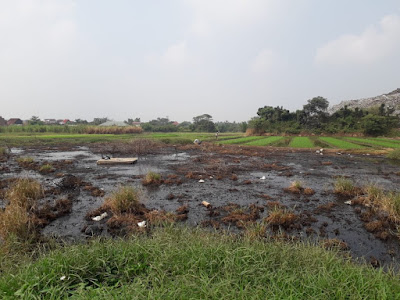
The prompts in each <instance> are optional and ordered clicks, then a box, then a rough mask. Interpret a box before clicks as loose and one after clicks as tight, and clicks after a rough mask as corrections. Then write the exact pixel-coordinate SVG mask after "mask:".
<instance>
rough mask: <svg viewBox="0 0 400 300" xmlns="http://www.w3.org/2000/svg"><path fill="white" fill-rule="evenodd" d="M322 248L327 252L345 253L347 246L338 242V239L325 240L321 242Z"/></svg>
mask: <svg viewBox="0 0 400 300" xmlns="http://www.w3.org/2000/svg"><path fill="white" fill-rule="evenodd" d="M322 247H323V248H325V249H329V250H341V251H346V250H348V249H349V246H348V245H347V244H346V243H345V242H343V241H341V240H339V239H327V240H324V241H323V242H322Z"/></svg>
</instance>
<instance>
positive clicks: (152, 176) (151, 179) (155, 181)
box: [142, 172, 163, 186]
mask: <svg viewBox="0 0 400 300" xmlns="http://www.w3.org/2000/svg"><path fill="white" fill-rule="evenodd" d="M162 183H163V179H162V176H161V174H158V173H155V172H149V173H147V174H146V176H145V177H144V178H143V179H142V184H143V185H145V186H146V185H160V184H162Z"/></svg>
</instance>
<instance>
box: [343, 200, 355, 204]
mask: <svg viewBox="0 0 400 300" xmlns="http://www.w3.org/2000/svg"><path fill="white" fill-rule="evenodd" d="M344 204H347V205H352V204H353V203H352V202H351V200H349V201H346V202H345V203H344Z"/></svg>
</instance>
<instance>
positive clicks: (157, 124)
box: [141, 114, 247, 132]
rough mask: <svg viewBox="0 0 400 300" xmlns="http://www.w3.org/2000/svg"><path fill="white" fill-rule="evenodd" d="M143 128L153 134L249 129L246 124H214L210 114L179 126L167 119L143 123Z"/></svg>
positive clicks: (226, 122)
mask: <svg viewBox="0 0 400 300" xmlns="http://www.w3.org/2000/svg"><path fill="white" fill-rule="evenodd" d="M141 126H142V128H143V129H144V130H145V131H153V132H175V131H181V132H184V131H186V132H217V131H219V132H240V131H242V132H245V131H246V129H247V123H246V122H242V123H236V122H228V121H225V122H214V121H213V118H212V116H211V115H209V114H203V115H200V116H196V117H194V118H193V122H188V121H185V122H182V123H180V124H177V123H176V122H172V121H170V120H169V118H168V117H166V118H157V120H151V121H150V122H146V123H142V124H141Z"/></svg>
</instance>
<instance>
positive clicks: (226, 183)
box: [0, 141, 400, 265]
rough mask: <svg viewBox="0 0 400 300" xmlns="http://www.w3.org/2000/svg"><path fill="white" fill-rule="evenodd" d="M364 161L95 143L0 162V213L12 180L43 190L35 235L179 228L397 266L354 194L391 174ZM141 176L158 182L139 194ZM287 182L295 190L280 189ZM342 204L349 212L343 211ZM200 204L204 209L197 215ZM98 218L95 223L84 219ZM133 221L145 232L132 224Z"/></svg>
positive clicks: (385, 225) (378, 218)
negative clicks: (308, 243)
mask: <svg viewBox="0 0 400 300" xmlns="http://www.w3.org/2000/svg"><path fill="white" fill-rule="evenodd" d="M74 153H76V155H73V154H74ZM101 154H107V155H108V154H111V155H112V156H113V157H128V156H133V155H135V156H138V158H139V159H138V162H137V163H136V164H135V165H132V166H106V167H101V166H97V165H96V160H97V159H99V158H101ZM181 154H182V155H181ZM372 156H373V155H371V156H369V157H368V159H367V157H364V156H363V155H362V154H360V155H353V154H350V155H348V154H346V155H337V154H336V153H335V152H331V153H328V152H327V153H324V155H323V156H320V155H316V154H315V152H314V151H313V150H301V151H295V150H292V149H286V150H283V149H281V148H274V147H250V146H234V145H221V146H217V145H214V144H209V143H207V142H203V143H202V144H201V145H178V146H169V145H162V144H160V143H155V144H152V143H149V142H147V141H140V142H138V143H136V144H134V143H129V142H128V143H118V144H114V143H103V144H93V145H91V146H90V150H89V149H88V148H82V147H75V146H65V145H63V146H62V147H51V148H43V147H36V148H29V149H23V153H22V154H18V155H17V154H10V155H9V157H8V158H7V161H6V162H3V163H1V162H0V169H1V168H3V169H4V168H7V169H8V171H7V172H3V173H0V209H1V210H4V208H5V207H6V206H7V204H8V202H7V199H6V197H5V196H6V192H7V190H8V188H9V187H10V186H11V185H12V183H13V182H14V181H15V180H17V178H18V177H23V176H33V177H35V178H36V179H37V180H38V181H40V182H41V183H42V184H43V186H44V191H45V192H44V196H43V199H40V201H39V203H38V206H37V207H36V208H35V210H33V211H34V215H35V218H34V219H35V221H34V224H35V226H36V227H37V228H38V229H37V230H38V231H40V232H42V233H43V234H50V235H56V236H60V237H63V236H67V237H73V238H76V239H85V238H87V237H91V236H126V235H131V234H142V233H146V234H148V233H149V230H151V228H152V227H154V226H167V225H168V224H171V223H176V222H185V224H188V225H189V226H202V227H207V228H209V229H211V230H213V229H219V230H221V229H223V230H231V231H234V232H238V233H243V234H244V233H245V232H246V231H248V230H253V231H255V230H256V229H257V230H259V231H260V232H262V234H261V236H263V237H273V238H276V239H282V240H288V241H289V240H293V239H305V238H307V237H308V238H311V239H312V240H320V239H321V240H322V239H338V240H340V241H343V242H344V243H346V244H347V246H348V249H350V250H349V251H350V252H351V253H352V254H353V256H354V257H363V258H365V259H367V260H370V257H371V256H373V257H374V258H375V259H376V260H377V261H378V263H379V264H380V265H385V264H387V263H391V262H393V261H394V262H396V263H398V259H399V258H398V255H396V253H400V248H399V238H398V233H397V232H398V231H397V225H398V224H396V223H395V222H393V221H391V220H387V215H385V213H384V212H382V211H381V210H379V209H378V208H377V207H374V206H370V207H368V205H370V201H368V200H366V199H365V197H366V195H365V194H364V191H363V190H362V188H360V187H361V186H363V185H364V184H365V182H368V181H369V180H375V181H378V182H379V183H381V184H383V185H386V186H385V187H384V188H385V190H389V191H390V190H396V189H398V186H400V177H399V176H397V175H396V174H397V173H398V167H397V166H395V165H392V164H390V163H388V161H387V160H386V158H384V157H379V156H374V157H372ZM21 157H31V158H32V159H33V162H32V161H30V162H29V161H28V162H25V163H22V162H18V161H17V159H18V158H21ZM371 157H372V158H373V159H374V162H371V160H370V159H371ZM376 162H378V163H376ZM44 164H50V165H51V166H52V167H53V168H54V172H50V173H45V174H41V173H40V172H39V168H40V166H42V165H44ZM149 172H153V173H156V174H159V175H160V176H161V178H160V180H159V181H157V180H154V181H153V182H151V183H149V184H147V185H146V183H145V185H143V183H142V180H143V179H144V178H145V177H146V175H147V174H148V173H149ZM27 173H28V175H26V174H27ZM264 176H265V178H266V179H265V180H261V179H260V178H262V177H264ZM337 178H344V179H348V180H349V181H350V182H351V184H348V182H346V181H345V182H342V190H340V189H339V188H338V189H337V190H336V189H335V182H336V181H337ZM200 179H202V180H204V182H203V183H200V182H199V180H200ZM294 181H299V182H302V183H304V185H305V186H301V187H297V189H294V190H293V191H291V190H288V188H290V186H291V183H292V182H294ZM120 184H122V185H129V186H134V187H142V188H143V189H144V192H145V194H146V198H147V199H145V200H143V201H141V202H140V205H138V206H136V209H130V210H129V209H128V210H123V211H121V212H118V211H116V209H115V208H112V205H110V203H109V202H108V201H106V199H108V198H109V197H110V195H111V194H112V191H113V190H114V189H115V188H116V186H118V185H120ZM346 184H347V185H346ZM338 187H339V186H338ZM348 200H350V201H351V205H348V204H345V202H347V201H348ZM202 201H207V202H209V203H210V204H211V207H209V208H206V207H204V206H203V205H202V204H201V202H202ZM33 211H32V212H33ZM104 213H107V216H105V217H104V218H103V219H102V220H100V221H94V220H93V219H92V218H94V217H97V216H100V215H102V214H104ZM385 217H386V218H385ZM143 221H146V227H140V226H139V225H138V223H140V222H143ZM249 228H252V229H249ZM264 229H265V231H264ZM256 235H257V234H256Z"/></svg>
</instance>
